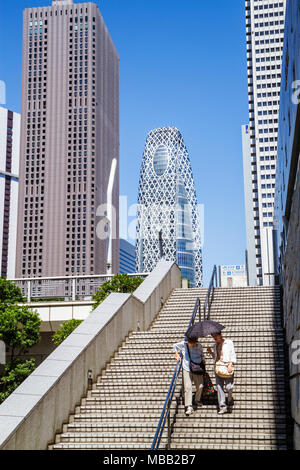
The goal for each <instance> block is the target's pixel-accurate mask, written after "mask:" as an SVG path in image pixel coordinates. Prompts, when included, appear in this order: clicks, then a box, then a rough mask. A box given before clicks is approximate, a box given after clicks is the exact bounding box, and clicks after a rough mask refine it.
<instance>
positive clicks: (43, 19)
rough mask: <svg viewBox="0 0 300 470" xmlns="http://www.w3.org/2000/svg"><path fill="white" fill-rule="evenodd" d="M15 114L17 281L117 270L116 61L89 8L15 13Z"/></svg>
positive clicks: (68, 1) (67, 3)
mask: <svg viewBox="0 0 300 470" xmlns="http://www.w3.org/2000/svg"><path fill="white" fill-rule="evenodd" d="M21 115H22V119H21V154H20V187H19V205H18V234H17V260H16V277H35V276H61V275H67V276H68V275H87V274H102V273H106V272H107V271H108V272H110V271H112V272H118V270H119V263H118V256H119V241H118V231H119V229H118V223H119V222H118V221H119V214H118V212H119V58H118V54H117V52H116V49H115V47H114V44H113V42H112V40H111V38H110V35H109V33H108V31H107V28H106V26H105V24H104V21H103V19H102V17H101V14H100V12H99V9H98V7H97V5H95V4H93V3H73V1H72V0H60V1H58V0H57V1H53V3H52V6H48V7H37V8H27V9H25V10H24V14H23V75H22V112H21ZM97 221H99V222H98V223H97ZM104 232H105V233H104Z"/></svg>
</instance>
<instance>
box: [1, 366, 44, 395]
mask: <svg viewBox="0 0 300 470" xmlns="http://www.w3.org/2000/svg"><path fill="white" fill-rule="evenodd" d="M34 369H35V360H34V359H29V360H27V361H19V362H17V363H15V365H14V367H11V364H6V365H5V374H4V375H3V376H2V377H0V403H2V402H3V401H4V400H5V399H6V398H7V397H8V396H9V395H10V394H11V393H12V392H13V391H14V390H15V389H16V388H17V387H18V386H19V385H20V384H21V383H22V382H23V381H24V380H25V379H26V378H27V377H28V376H29V375H30V374H31V372H33V371H34Z"/></svg>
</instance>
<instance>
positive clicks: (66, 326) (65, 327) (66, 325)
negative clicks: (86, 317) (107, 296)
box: [52, 318, 82, 346]
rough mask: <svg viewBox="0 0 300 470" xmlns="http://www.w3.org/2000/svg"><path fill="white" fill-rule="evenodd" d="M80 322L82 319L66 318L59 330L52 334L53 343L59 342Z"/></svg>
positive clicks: (57, 343)
mask: <svg viewBox="0 0 300 470" xmlns="http://www.w3.org/2000/svg"><path fill="white" fill-rule="evenodd" d="M81 322H82V320H75V319H74V318H73V319H72V320H68V321H65V322H63V324H62V327H61V329H60V330H59V331H56V332H55V333H54V335H53V336H52V341H53V343H54V344H55V345H56V346H58V345H59V344H61V343H62V342H63V341H64V340H65V339H66V338H67V337H68V336H69V335H70V334H71V333H72V332H73V331H74V330H75V329H76V328H77V327H78V326H79V325H80V323H81Z"/></svg>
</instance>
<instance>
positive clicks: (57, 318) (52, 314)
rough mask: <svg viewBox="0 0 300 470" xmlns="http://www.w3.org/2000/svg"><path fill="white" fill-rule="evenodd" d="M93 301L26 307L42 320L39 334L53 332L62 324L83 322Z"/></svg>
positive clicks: (40, 304)
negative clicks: (73, 321) (76, 321)
mask: <svg viewBox="0 0 300 470" xmlns="http://www.w3.org/2000/svg"><path fill="white" fill-rule="evenodd" d="M94 303H95V302H94V301H93V300H77V301H61V302H27V303H26V306H27V307H29V308H31V309H32V310H36V312H37V313H38V314H39V317H40V319H41V320H42V325H41V332H53V333H54V332H55V331H57V330H59V329H60V327H61V324H62V322H64V321H68V320H72V319H73V318H75V319H76V320H85V319H86V318H87V317H88V316H89V314H90V313H91V311H92V308H93V305H94Z"/></svg>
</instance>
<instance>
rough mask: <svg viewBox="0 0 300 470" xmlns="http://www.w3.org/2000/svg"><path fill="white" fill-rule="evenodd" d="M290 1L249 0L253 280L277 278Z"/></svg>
mask: <svg viewBox="0 0 300 470" xmlns="http://www.w3.org/2000/svg"><path fill="white" fill-rule="evenodd" d="M285 6H286V1H285V0H281V1H273V0H245V11H246V39H247V70H248V98H249V124H247V125H246V126H243V127H242V136H243V162H244V186H245V211H246V231H247V266H248V278H249V284H250V285H267V286H268V285H273V284H274V283H275V275H276V265H275V256H274V248H275V238H274V237H275V231H274V227H273V222H274V194H275V177H276V157H277V133H278V111H279V97H280V84H281V62H282V49H283V38H284V21H285Z"/></svg>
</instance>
